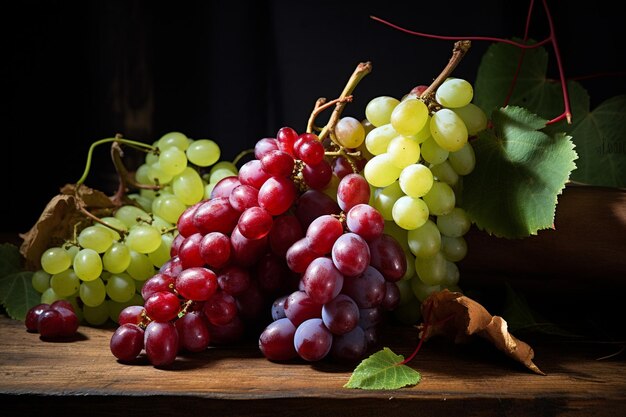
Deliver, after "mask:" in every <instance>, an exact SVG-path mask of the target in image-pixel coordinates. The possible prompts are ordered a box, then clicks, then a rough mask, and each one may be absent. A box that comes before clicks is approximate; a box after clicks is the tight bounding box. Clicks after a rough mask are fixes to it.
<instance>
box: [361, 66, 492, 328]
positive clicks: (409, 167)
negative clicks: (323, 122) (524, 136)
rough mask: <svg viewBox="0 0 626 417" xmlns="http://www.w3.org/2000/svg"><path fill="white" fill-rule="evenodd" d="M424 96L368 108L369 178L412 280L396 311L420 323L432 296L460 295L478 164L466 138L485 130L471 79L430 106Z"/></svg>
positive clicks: (404, 284) (454, 82)
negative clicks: (462, 196)
mask: <svg viewBox="0 0 626 417" xmlns="http://www.w3.org/2000/svg"><path fill="white" fill-rule="evenodd" d="M425 89H426V87H423V86H420V87H416V88H415V89H414V90H413V91H412V92H411V93H410V94H408V95H407V96H405V97H404V98H403V99H402V100H398V99H396V98H393V97H389V96H380V97H376V98H374V99H372V100H371V101H370V102H369V103H368V105H367V107H366V109H365V115H366V119H367V120H368V121H369V122H370V123H371V124H372V125H373V126H374V128H373V129H372V130H371V131H370V132H369V133H368V134H367V136H366V138H365V146H366V147H367V150H368V151H369V152H370V153H371V154H372V155H373V157H371V158H370V159H369V160H368V161H367V164H366V165H365V169H364V176H365V178H366V179H367V181H368V182H369V183H370V184H371V185H372V186H373V187H375V190H374V198H373V201H372V205H373V206H374V207H375V208H377V209H378V210H379V212H380V213H381V214H382V216H383V218H384V219H385V220H386V226H385V231H386V233H389V234H391V235H393V236H395V237H396V239H397V240H398V241H399V242H400V243H401V244H402V246H403V248H404V251H405V254H406V258H407V264H408V265H409V270H410V272H409V275H410V276H408V277H407V278H408V279H407V280H403V281H401V282H400V283H399V287H400V290H401V294H402V297H401V305H400V306H399V308H398V309H397V310H396V312H397V314H398V316H399V318H400V319H402V320H403V321H407V322H415V321H416V320H417V319H418V318H419V307H418V305H419V302H421V301H423V300H424V299H425V298H426V297H427V296H428V295H429V294H430V293H432V292H433V291H438V290H440V289H442V288H451V289H454V290H458V286H457V284H458V281H459V271H458V267H457V265H456V262H458V261H460V260H461V259H463V258H464V257H465V255H466V253H467V245H466V242H465V240H464V238H463V235H464V234H465V233H466V232H467V231H468V230H469V228H470V224H471V222H470V219H469V218H468V216H467V214H466V213H465V211H464V210H463V209H462V208H461V207H458V205H457V193H458V190H459V187H460V186H461V182H462V177H463V176H464V175H467V174H469V173H470V172H471V171H472V170H473V169H474V165H475V157H474V151H473V149H472V145H471V143H470V142H469V141H468V138H469V137H471V136H474V135H476V134H477V133H478V132H480V131H481V130H483V129H485V128H486V126H487V117H486V115H485V113H484V112H483V111H482V110H481V109H480V108H479V107H478V106H476V105H475V104H473V103H471V101H472V98H473V88H472V85H471V84H470V83H469V82H467V81H466V80H463V79H459V78H448V79H447V80H445V81H444V82H443V83H442V84H441V85H440V86H439V87H438V88H437V90H436V92H435V96H434V99H435V102H434V103H432V104H434V106H430V107H429V106H428V105H427V104H426V103H425V100H423V99H422V98H421V97H420V95H421V93H422V92H424V90H425ZM431 108H434V111H431V110H430V109H431Z"/></svg>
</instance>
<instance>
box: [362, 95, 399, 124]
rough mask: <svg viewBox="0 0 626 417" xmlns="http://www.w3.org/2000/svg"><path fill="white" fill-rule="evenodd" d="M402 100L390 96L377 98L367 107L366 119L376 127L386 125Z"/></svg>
mask: <svg viewBox="0 0 626 417" xmlns="http://www.w3.org/2000/svg"><path fill="white" fill-rule="evenodd" d="M398 104H400V100H398V99H397V98H395V97H390V96H379V97H375V98H373V99H372V100H370V102H369V103H367V106H365V117H366V118H367V120H369V122H370V123H371V124H372V125H373V126H374V127H379V126H382V125H386V124H387V123H389V122H390V120H391V113H392V112H393V109H395V108H396V106H397V105H398Z"/></svg>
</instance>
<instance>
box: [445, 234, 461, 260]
mask: <svg viewBox="0 0 626 417" xmlns="http://www.w3.org/2000/svg"><path fill="white" fill-rule="evenodd" d="M441 252H442V253H443V256H445V258H446V259H447V260H449V261H451V262H459V261H460V260H462V259H463V258H465V255H467V242H466V241H465V239H463V236H459V237H450V236H442V237H441Z"/></svg>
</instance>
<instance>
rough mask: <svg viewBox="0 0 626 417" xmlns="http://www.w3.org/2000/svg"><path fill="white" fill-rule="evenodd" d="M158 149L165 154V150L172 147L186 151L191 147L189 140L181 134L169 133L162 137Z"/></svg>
mask: <svg viewBox="0 0 626 417" xmlns="http://www.w3.org/2000/svg"><path fill="white" fill-rule="evenodd" d="M157 146H158V148H159V149H160V150H161V152H163V151H164V150H166V149H168V148H171V147H172V146H174V147H176V148H178V149H180V150H181V151H186V150H187V148H188V147H189V138H187V136H186V135H185V134H183V133H180V132H169V133H166V134H164V135H163V136H161V138H160V139H159V140H158V142H157Z"/></svg>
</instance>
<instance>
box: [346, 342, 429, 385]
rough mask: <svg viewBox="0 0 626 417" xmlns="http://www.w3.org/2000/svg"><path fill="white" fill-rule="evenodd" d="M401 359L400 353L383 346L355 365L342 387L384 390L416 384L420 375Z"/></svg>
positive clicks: (420, 377)
mask: <svg viewBox="0 0 626 417" xmlns="http://www.w3.org/2000/svg"><path fill="white" fill-rule="evenodd" d="M403 360H404V357H403V356H402V355H396V354H395V353H393V352H392V351H391V349H389V348H387V347H386V348H383V350H379V351H378V352H376V353H374V354H372V355H371V356H370V357H369V358H367V359H364V360H363V361H362V362H361V363H360V364H359V365H358V366H357V367H356V369H355V370H354V372H353V373H352V376H350V379H349V380H348V382H347V383H346V384H345V385H344V388H360V389H373V390H385V389H398V388H402V387H406V386H410V385H417V384H418V383H419V382H420V380H421V379H422V376H421V375H420V373H419V372H417V371H416V370H414V369H413V368H411V367H409V366H407V365H401V362H402V361H403Z"/></svg>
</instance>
